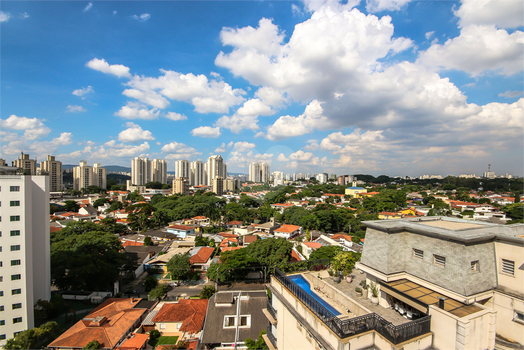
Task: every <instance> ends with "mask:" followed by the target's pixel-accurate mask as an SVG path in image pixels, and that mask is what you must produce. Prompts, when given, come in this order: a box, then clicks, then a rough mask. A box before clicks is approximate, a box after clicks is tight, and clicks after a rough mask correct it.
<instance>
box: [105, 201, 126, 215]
mask: <svg viewBox="0 0 524 350" xmlns="http://www.w3.org/2000/svg"><path fill="white" fill-rule="evenodd" d="M123 207H124V205H123V204H122V202H119V201H114V202H112V203H111V205H110V206H109V209H107V210H106V213H111V212H113V211H115V210H120V209H122V208H123Z"/></svg>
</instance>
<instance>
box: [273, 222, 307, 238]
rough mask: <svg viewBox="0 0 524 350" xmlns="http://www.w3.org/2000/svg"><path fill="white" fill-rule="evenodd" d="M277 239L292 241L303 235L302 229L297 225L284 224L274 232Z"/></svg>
mask: <svg viewBox="0 0 524 350" xmlns="http://www.w3.org/2000/svg"><path fill="white" fill-rule="evenodd" d="M273 234H274V235H275V237H282V238H285V239H291V238H293V237H296V236H298V235H300V234H302V227H301V226H297V225H287V224H284V225H282V226H280V227H279V228H277V229H275V230H274V231H273Z"/></svg>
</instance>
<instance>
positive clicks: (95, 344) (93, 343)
mask: <svg viewBox="0 0 524 350" xmlns="http://www.w3.org/2000/svg"><path fill="white" fill-rule="evenodd" d="M100 346H101V345H100V343H99V342H98V340H93V341H90V342H89V343H87V345H86V346H85V347H84V350H88V349H89V350H90V349H93V350H96V349H100Z"/></svg>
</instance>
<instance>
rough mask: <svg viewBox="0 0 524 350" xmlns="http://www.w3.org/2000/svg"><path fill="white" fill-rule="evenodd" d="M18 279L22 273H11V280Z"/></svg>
mask: <svg viewBox="0 0 524 350" xmlns="http://www.w3.org/2000/svg"><path fill="white" fill-rule="evenodd" d="M20 279H22V275H21V274H16V275H11V281H17V280H20Z"/></svg>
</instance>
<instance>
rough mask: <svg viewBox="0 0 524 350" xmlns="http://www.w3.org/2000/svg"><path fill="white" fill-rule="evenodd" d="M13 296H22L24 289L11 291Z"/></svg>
mask: <svg viewBox="0 0 524 350" xmlns="http://www.w3.org/2000/svg"><path fill="white" fill-rule="evenodd" d="M11 294H12V295H17V294H22V289H20V288H17V289H12V290H11Z"/></svg>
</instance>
